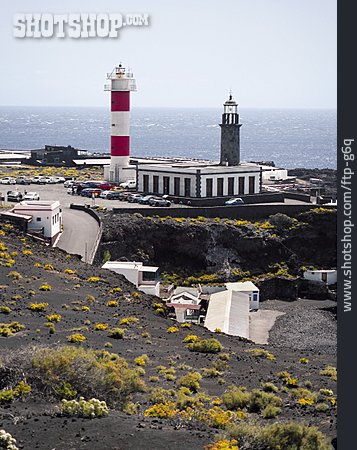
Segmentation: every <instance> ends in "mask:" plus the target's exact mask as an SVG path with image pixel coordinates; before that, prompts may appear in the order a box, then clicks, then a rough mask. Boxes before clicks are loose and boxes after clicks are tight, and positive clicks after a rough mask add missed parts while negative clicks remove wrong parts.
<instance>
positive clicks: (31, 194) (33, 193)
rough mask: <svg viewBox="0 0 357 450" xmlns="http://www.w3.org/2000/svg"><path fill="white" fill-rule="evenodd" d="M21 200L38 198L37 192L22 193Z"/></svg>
mask: <svg viewBox="0 0 357 450" xmlns="http://www.w3.org/2000/svg"><path fill="white" fill-rule="evenodd" d="M23 200H40V196H39V194H38V193H37V192H28V193H27V194H25V195H24V198H23Z"/></svg>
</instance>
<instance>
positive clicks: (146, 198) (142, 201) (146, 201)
mask: <svg viewBox="0 0 357 450" xmlns="http://www.w3.org/2000/svg"><path fill="white" fill-rule="evenodd" d="M153 197H155V196H154V195H144V196H143V197H141V199H140V200H139V203H140V204H142V205H148V204H149V201H150V199H151V198H153Z"/></svg>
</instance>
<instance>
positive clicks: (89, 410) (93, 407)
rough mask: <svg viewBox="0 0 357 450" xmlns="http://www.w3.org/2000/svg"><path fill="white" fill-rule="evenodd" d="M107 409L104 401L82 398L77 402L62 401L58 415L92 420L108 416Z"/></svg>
mask: <svg viewBox="0 0 357 450" xmlns="http://www.w3.org/2000/svg"><path fill="white" fill-rule="evenodd" d="M108 412H109V410H108V407H107V404H106V403H105V402H104V401H100V400H98V399H96V398H92V399H91V400H88V401H86V400H84V398H83V397H80V398H79V401H77V400H66V399H63V400H62V403H61V406H60V414H61V415H64V416H70V417H72V416H77V417H85V418H87V419H94V418H97V417H105V416H107V415H108Z"/></svg>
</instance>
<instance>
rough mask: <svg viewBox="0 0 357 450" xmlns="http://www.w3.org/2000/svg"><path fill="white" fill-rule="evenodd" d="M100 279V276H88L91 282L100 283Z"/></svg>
mask: <svg viewBox="0 0 357 450" xmlns="http://www.w3.org/2000/svg"><path fill="white" fill-rule="evenodd" d="M99 280H100V278H99V277H89V278H87V281H89V283H98V281H99Z"/></svg>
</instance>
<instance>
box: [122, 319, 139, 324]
mask: <svg viewBox="0 0 357 450" xmlns="http://www.w3.org/2000/svg"><path fill="white" fill-rule="evenodd" d="M138 322H139V319H138V318H137V317H124V318H123V319H121V320H120V322H119V325H131V324H134V323H138Z"/></svg>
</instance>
